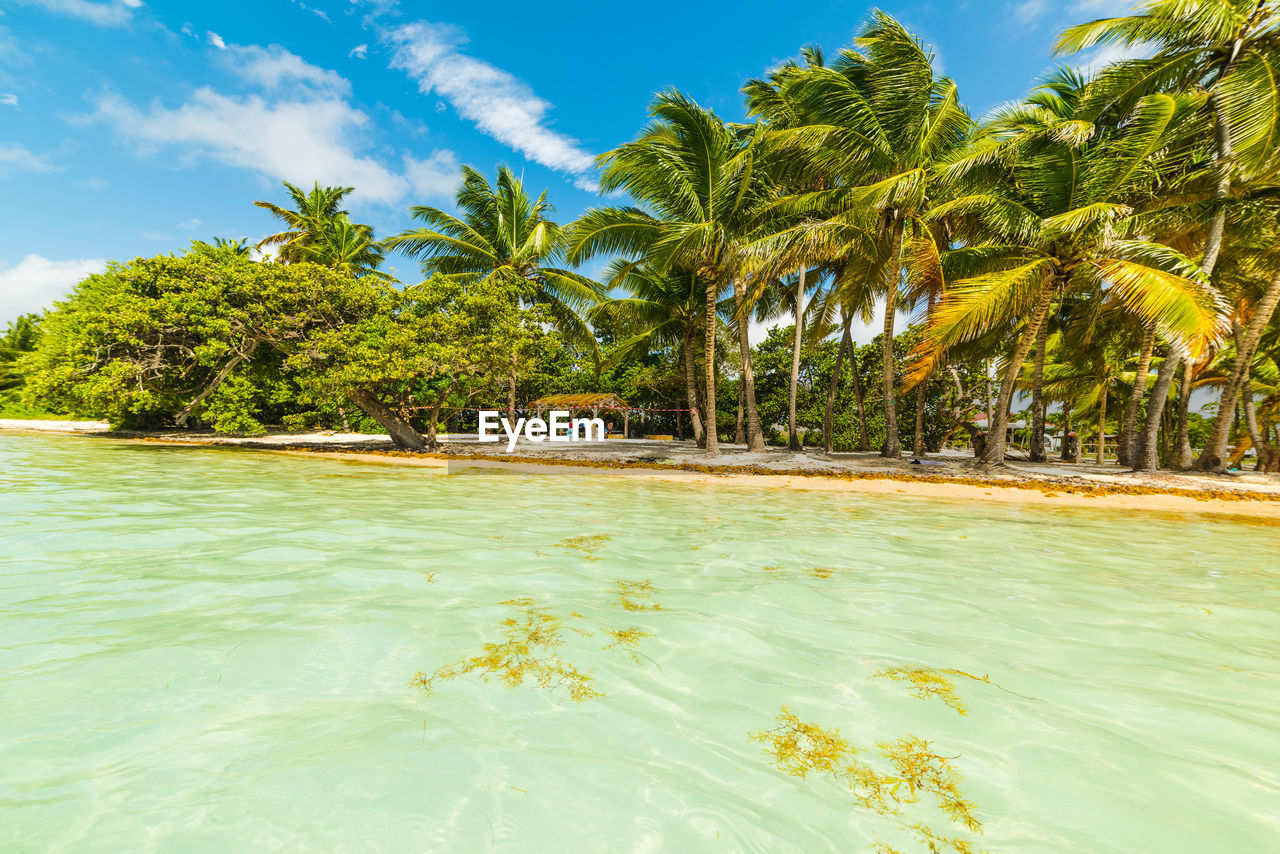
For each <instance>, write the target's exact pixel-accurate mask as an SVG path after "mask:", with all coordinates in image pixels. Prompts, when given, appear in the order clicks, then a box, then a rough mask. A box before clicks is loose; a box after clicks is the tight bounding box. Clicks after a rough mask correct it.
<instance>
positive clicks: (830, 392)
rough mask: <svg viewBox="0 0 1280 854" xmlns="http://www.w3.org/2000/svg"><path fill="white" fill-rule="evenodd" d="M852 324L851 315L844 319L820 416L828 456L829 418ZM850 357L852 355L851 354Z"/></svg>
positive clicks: (850, 342) (830, 445) (849, 348)
mask: <svg viewBox="0 0 1280 854" xmlns="http://www.w3.org/2000/svg"><path fill="white" fill-rule="evenodd" d="M852 324H853V315H849V316H848V317H846V318H845V319H844V332H843V334H842V335H841V336H840V344H839V346H837V347H836V361H835V365H834V366H833V367H832V368H831V383H830V384H829V385H828V386H827V408H826V410H825V411H824V412H823V415H822V448H823V450H824V451H826V452H827V453H828V454H829V453H831V451H832V447H833V446H832V436H831V416H832V412H833V410H834V409H835V405H836V390H837V389H838V388H839V387H840V367H841V365H842V363H843V362H844V351H845V350H851V349H852V347H853V339H852V338H851V337H850V336H849V327H850V326H851V325H852ZM851 355H852V353H851ZM854 376H855V377H856V376H857V365H854Z"/></svg>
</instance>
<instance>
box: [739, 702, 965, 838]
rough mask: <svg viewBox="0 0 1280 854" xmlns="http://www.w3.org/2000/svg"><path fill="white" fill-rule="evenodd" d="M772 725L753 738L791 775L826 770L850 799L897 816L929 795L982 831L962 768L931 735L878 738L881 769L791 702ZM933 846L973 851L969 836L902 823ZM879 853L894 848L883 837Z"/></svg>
mask: <svg viewBox="0 0 1280 854" xmlns="http://www.w3.org/2000/svg"><path fill="white" fill-rule="evenodd" d="M775 724H776V725H775V726H774V727H773V728H772V729H768V730H762V731H760V732H754V733H751V734H750V737H751V740H752V741H755V742H758V743H760V744H762V745H763V746H764V750H765V752H766V753H768V754H769V756H770V758H771V759H772V761H773V764H774V766H775V767H777V768H778V769H779V770H780V771H783V772H785V773H787V774H791V775H792V776H795V777H799V778H801V779H806V778H807V777H808V776H809V775H810V774H818V775H825V776H827V777H829V778H831V779H832V780H834V781H837V782H839V783H842V784H844V785H845V786H847V787H848V788H849V790H850V792H851V793H852V794H853V796H854V799H855V800H856V801H857V802H858V803H859V804H860V805H861V806H862V807H864V808H866V809H869V810H871V811H872V812H874V813H876V814H877V815H883V816H893V817H898V816H901V815H902V813H903V810H904V809H905V808H906V807H908V806H911V805H915V804H918V803H919V802H920V800H921V798H922V796H923V795H926V794H927V795H931V796H932V798H933V800H934V802H935V803H936V804H937V806H938V808H939V809H940V810H941V811H942V812H943V813H944V814H945V815H946V816H947V818H948V819H950V820H951V821H952V822H953V823H955V824H957V825H960V826H962V827H964V828H965V829H966V830H968V831H970V832H972V833H981V832H982V822H980V821H979V820H978V818H977V812H976V807H975V806H974V804H973V803H972V802H971V801H969V800H967V799H966V798H965V797H964V794H963V793H962V791H961V789H960V774H959V772H957V771H956V769H955V768H954V767H953V766H952V764H951V759H949V758H948V757H946V756H943V755H941V754H939V753H936V752H935V751H934V750H933V749H932V745H931V744H930V742H929V741H927V740H925V739H922V738H919V737H917V736H914V735H905V736H902V737H900V738H897V739H894V740H892V741H882V742H879V743H877V745H876V751H875V755H876V756H878V757H879V758H880V759H881V760H883V761H884V762H886V763H887V764H888V766H889V769H886V770H880V769H878V768H876V767H875V766H873V765H872V764H871V763H870V762H868V761H864V760H863V759H861V758H859V757H860V755H861V751H860V750H859V749H858V747H857V746H855V745H854V744H853V743H852V742H850V741H849V740H848V739H847V738H845V737H844V736H842V735H841V734H840V730H839V729H836V728H826V727H823V726H820V725H819V724H816V723H811V722H809V721H804V720H802V719H801V718H800V716H799V715H797V714H796V713H795V712H794V711H793V710H792V709H791V708H790V707H788V706H783V707H782V709H781V711H779V712H778V714H777V716H776V717H775ZM903 827H904V828H906V829H908V830H910V831H911V832H912V833H914V834H915V836H916V837H917V839H919V840H920V841H921V842H922V843H923V844H925V845H926V846H927V847H928V850H929V851H931V852H942V851H946V850H948V849H949V850H951V851H954V852H956V854H973V852H974V849H973V848H972V846H971V845H970V844H969V842H968V841H966V840H964V839H962V838H959V837H949V836H946V835H943V834H940V833H937V832H936V831H934V830H933V829H932V828H930V827H929V826H928V825H926V824H924V823H921V822H916V823H912V824H904V825H903ZM876 850H878V851H880V852H882V854H894V852H898V849H896V848H893V847H892V846H890V845H889V844H888V843H884V842H881V843H879V844H878V847H877V849H876Z"/></svg>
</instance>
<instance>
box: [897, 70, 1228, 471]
mask: <svg viewBox="0 0 1280 854" xmlns="http://www.w3.org/2000/svg"><path fill="white" fill-rule="evenodd" d="M1180 107H1181V104H1180V102H1179V101H1178V100H1177V99H1175V98H1173V97H1171V96H1168V95H1151V96H1147V97H1146V98H1144V99H1142V100H1141V101H1139V102H1138V104H1137V105H1136V106H1135V108H1134V110H1133V111H1132V113H1131V114H1129V115H1127V116H1126V117H1125V121H1124V123H1123V126H1122V127H1121V128H1119V129H1117V130H1116V131H1114V132H1112V133H1107V134H1102V135H1099V136H1098V137H1097V138H1093V139H1091V137H1093V135H1094V133H1095V129H1093V128H1092V127H1084V126H1082V123H1081V122H1080V121H1079V120H1078V119H1076V118H1075V117H1074V116H1071V114H1070V107H1069V105H1067V106H1066V107H1065V110H1066V116H1065V117H1064V115H1063V114H1062V111H1060V110H1048V109H1046V108H1045V107H1044V106H1043V105H1040V104H1025V105H1021V106H1017V107H1013V108H1009V109H1006V110H1004V111H1003V112H1002V113H1001V114H1000V115H999V116H998V117H997V120H996V121H995V122H993V124H992V125H991V127H990V129H989V130H988V132H987V134H986V135H985V136H984V137H983V138H982V139H979V140H977V141H976V142H975V143H974V145H973V147H972V148H971V150H970V151H969V152H968V153H967V154H966V156H965V158H963V159H962V160H961V161H960V162H959V163H958V164H957V167H956V168H955V170H954V171H955V172H956V173H958V174H961V175H964V174H966V170H969V173H970V175H972V174H976V171H981V170H982V169H984V168H989V167H993V168H994V170H995V171H994V172H993V173H992V176H990V178H989V180H988V181H987V182H986V183H985V184H979V185H978V186H977V187H975V192H971V193H969V194H967V195H962V196H959V197H958V198H955V199H953V200H950V201H948V202H945V203H943V204H941V205H938V206H937V207H936V208H935V209H934V210H933V211H932V212H931V213H930V214H929V215H928V219H929V220H934V221H947V222H948V224H949V226H950V227H951V228H952V229H953V231H952V233H953V235H954V236H955V237H956V238H959V239H961V240H962V241H963V242H964V244H965V245H962V246H960V247H959V248H955V249H950V250H947V251H945V252H943V253H942V255H941V261H940V263H939V264H938V265H937V268H938V270H939V275H944V276H946V277H947V278H948V279H949V281H948V288H947V290H946V295H945V296H944V297H943V299H942V301H941V302H940V303H939V305H938V306H937V308H936V309H935V310H934V311H933V312H932V313H931V315H930V317H929V322H928V326H927V328H926V332H925V341H924V343H923V345H922V347H921V348H920V349H919V351H918V352H917V356H918V357H919V358H918V360H917V362H916V365H915V366H914V368H913V376H912V379H913V380H914V381H919V380H920V379H923V378H924V377H925V376H927V375H928V373H929V372H930V371H931V370H932V369H933V366H934V365H936V364H937V363H938V361H939V360H940V359H941V358H942V357H943V356H944V355H945V353H946V351H947V349H948V348H949V347H951V346H953V345H954V344H956V343H960V342H964V341H970V340H974V339H975V338H976V337H978V336H980V335H982V334H984V333H987V332H988V331H990V330H993V329H998V328H1002V327H1003V328H1006V329H1008V330H1009V332H1010V333H1011V334H1012V333H1016V338H1015V341H1016V343H1015V346H1014V348H1013V352H1012V354H1011V356H1010V358H1009V360H1008V362H1007V368H1006V370H1005V373H1004V377H1003V378H1002V381H1001V385H1000V392H999V395H998V398H997V403H996V410H995V412H994V413H993V419H992V421H993V423H992V425H991V433H990V435H989V436H988V441H987V446H986V450H985V452H984V454H983V461H984V462H986V463H987V464H991V465H1000V464H1003V460H1004V446H1005V430H1006V427H1007V423H1008V414H1009V404H1010V402H1011V400H1012V395H1013V391H1014V387H1015V383H1016V381H1017V378H1018V375H1019V373H1020V372H1021V370H1022V365H1023V362H1024V361H1025V360H1026V358H1027V355H1028V354H1029V353H1030V351H1031V348H1032V346H1033V345H1034V344H1035V342H1036V341H1037V339H1038V338H1039V337H1040V336H1041V334H1042V329H1043V326H1044V324H1045V323H1047V321H1048V318H1049V316H1050V307H1051V305H1052V304H1053V301H1054V300H1055V299H1061V298H1062V297H1064V296H1066V295H1067V294H1069V293H1072V292H1075V293H1084V294H1088V293H1096V294H1105V296H1106V297H1107V298H1108V299H1109V300H1111V301H1112V302H1114V303H1117V304H1119V305H1120V306H1122V307H1123V308H1124V309H1125V310H1126V311H1128V312H1130V313H1132V314H1133V315H1134V316H1136V317H1138V318H1139V319H1140V320H1142V321H1144V322H1147V323H1154V324H1160V325H1161V326H1162V327H1163V328H1165V329H1168V330H1170V333H1171V334H1172V335H1174V336H1175V337H1180V338H1181V339H1193V338H1205V337H1212V336H1214V335H1216V334H1218V333H1219V332H1220V328H1221V300H1220V298H1219V297H1218V295H1217V294H1216V292H1214V291H1213V290H1212V289H1211V288H1209V287H1208V285H1207V284H1206V283H1205V281H1204V277H1203V275H1201V274H1200V273H1199V271H1198V270H1197V269H1196V268H1195V266H1194V264H1192V263H1191V262H1190V261H1189V260H1188V259H1187V258H1186V257H1185V256H1183V255H1181V254H1180V253H1178V252H1177V251H1175V250H1173V249H1171V248H1169V247H1168V246H1164V245H1162V244H1159V243H1155V242H1153V241H1151V240H1147V239H1144V238H1143V237H1142V235H1141V234H1140V233H1137V232H1136V230H1135V229H1136V226H1135V223H1136V221H1137V220H1136V218H1135V212H1134V209H1133V207H1132V206H1131V205H1129V204H1126V203H1125V202H1126V201H1132V200H1133V198H1134V197H1135V196H1136V195H1137V193H1138V192H1139V188H1141V187H1142V186H1145V185H1144V184H1143V183H1142V182H1141V181H1140V180H1139V179H1140V178H1141V177H1142V176H1143V175H1144V174H1145V173H1144V172H1143V170H1144V169H1146V168H1147V167H1148V166H1149V164H1150V161H1151V160H1152V158H1153V157H1155V156H1156V155H1157V154H1158V153H1159V152H1161V151H1163V150H1164V149H1165V148H1166V147H1167V146H1168V144H1169V143H1168V138H1169V135H1170V134H1171V133H1172V132H1173V131H1174V129H1175V128H1176V127H1177V122H1178V119H1179V117H1180ZM974 170H976V171H974ZM1019 328H1020V330H1021V331H1017V330H1018V329H1019Z"/></svg>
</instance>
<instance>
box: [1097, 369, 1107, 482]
mask: <svg viewBox="0 0 1280 854" xmlns="http://www.w3.org/2000/svg"><path fill="white" fill-rule="evenodd" d="M1106 449H1107V380H1106V377H1105V376H1104V377H1103V379H1102V394H1101V395H1099V396H1098V451H1097V454H1096V455H1095V456H1096V457H1097V460H1096V462H1097V463H1098V465H1102V463H1103V460H1104V459H1105V456H1104V455H1105V454H1106Z"/></svg>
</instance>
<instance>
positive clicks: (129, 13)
mask: <svg viewBox="0 0 1280 854" xmlns="http://www.w3.org/2000/svg"><path fill="white" fill-rule="evenodd" d="M15 2H17V3H20V4H22V5H23V6H39V7H41V8H42V9H45V10H47V11H50V12H54V13H56V14H59V15H67V16H68V17H72V18H79V19H80V20H82V21H88V22H89V23H91V24H97V25H98V26H100V27H119V26H122V25H124V24H127V23H129V21H130V20H131V19H132V17H133V12H134V10H135V9H137V8H139V7H140V6H142V0H102V2H97V3H94V2H91V0H15Z"/></svg>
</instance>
